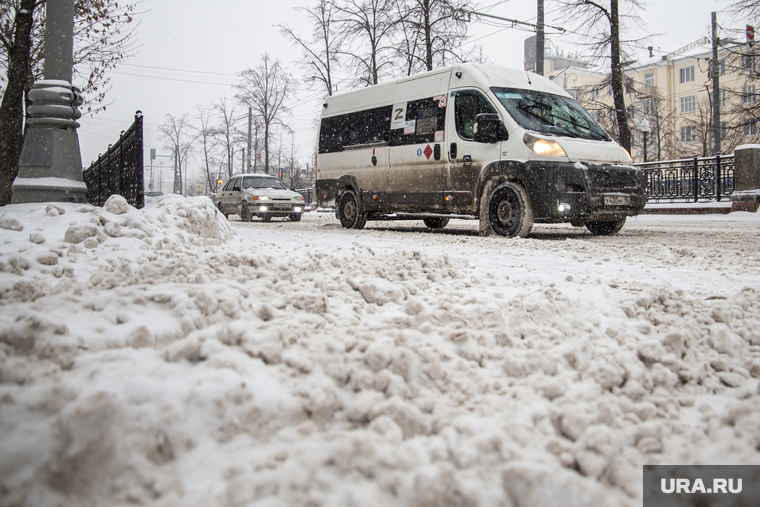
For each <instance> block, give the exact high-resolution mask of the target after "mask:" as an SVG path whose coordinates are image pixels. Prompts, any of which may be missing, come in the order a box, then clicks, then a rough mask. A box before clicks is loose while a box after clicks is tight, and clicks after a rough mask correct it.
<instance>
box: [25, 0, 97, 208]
mask: <svg viewBox="0 0 760 507" xmlns="http://www.w3.org/2000/svg"><path fill="white" fill-rule="evenodd" d="M46 9H47V14H46V22H45V41H46V43H45V79H42V80H40V81H37V82H36V83H34V85H33V86H32V89H31V90H30V91H29V99H30V100H31V101H32V105H31V106H29V107H28V109H27V120H26V124H27V131H26V135H25V137H24V148H23V150H22V151H21V159H20V161H19V171H18V177H17V178H16V179H15V181H14V182H13V200H12V202H14V203H23V202H48V201H58V202H85V200H86V198H87V186H86V185H85V184H84V180H83V179H82V155H81V153H80V150H79V137H78V135H77V131H76V129H77V128H78V127H79V123H78V122H77V121H76V120H77V119H79V118H80V117H81V116H82V113H80V112H79V110H78V109H77V107H79V106H80V105H81V104H82V96H81V95H80V94H79V89H78V88H76V87H74V86H72V85H71V78H72V65H73V63H72V62H73V48H74V0H47V5H46Z"/></svg>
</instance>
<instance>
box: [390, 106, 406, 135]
mask: <svg viewBox="0 0 760 507" xmlns="http://www.w3.org/2000/svg"><path fill="white" fill-rule="evenodd" d="M405 127H406V102H403V103H401V104H394V105H393V111H391V130H394V129H402V128H405Z"/></svg>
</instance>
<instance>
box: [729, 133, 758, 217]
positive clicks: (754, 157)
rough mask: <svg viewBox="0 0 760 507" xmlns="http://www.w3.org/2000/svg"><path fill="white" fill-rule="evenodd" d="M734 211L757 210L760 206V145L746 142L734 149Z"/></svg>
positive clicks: (732, 198) (732, 199) (732, 196)
mask: <svg viewBox="0 0 760 507" xmlns="http://www.w3.org/2000/svg"><path fill="white" fill-rule="evenodd" d="M731 201H732V204H731V209H732V210H733V211H751V212H757V210H758V207H760V145H757V144H745V145H742V146H738V147H737V148H736V149H735V150H734V191H733V193H732V194H731Z"/></svg>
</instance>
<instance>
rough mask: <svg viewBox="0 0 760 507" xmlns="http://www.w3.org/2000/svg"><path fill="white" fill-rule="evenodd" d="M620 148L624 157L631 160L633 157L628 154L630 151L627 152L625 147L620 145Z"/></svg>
mask: <svg viewBox="0 0 760 507" xmlns="http://www.w3.org/2000/svg"><path fill="white" fill-rule="evenodd" d="M620 149H621V150H623V153H625V156H626V158H627V159H628V162H633V159H632V158H631V154H630V153H628V150H626V149H625V148H623V147H622V146H621V147H620Z"/></svg>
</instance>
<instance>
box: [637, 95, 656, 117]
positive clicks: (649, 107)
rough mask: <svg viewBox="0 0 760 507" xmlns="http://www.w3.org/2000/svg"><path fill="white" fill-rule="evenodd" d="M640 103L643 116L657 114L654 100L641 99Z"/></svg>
mask: <svg viewBox="0 0 760 507" xmlns="http://www.w3.org/2000/svg"><path fill="white" fill-rule="evenodd" d="M639 102H640V103H641V112H642V114H645V115H653V114H654V113H655V109H654V99H653V98H651V97H650V98H647V99H641V100H640V101H639Z"/></svg>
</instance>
